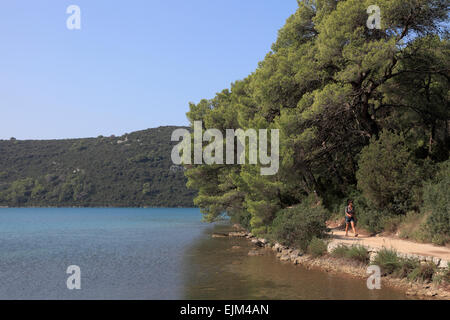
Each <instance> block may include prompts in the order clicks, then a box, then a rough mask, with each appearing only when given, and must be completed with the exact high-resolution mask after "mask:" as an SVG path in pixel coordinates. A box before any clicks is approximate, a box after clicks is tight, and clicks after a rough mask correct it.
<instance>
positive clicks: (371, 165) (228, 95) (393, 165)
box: [186, 0, 450, 248]
mask: <svg viewBox="0 0 450 320" xmlns="http://www.w3.org/2000/svg"><path fill="white" fill-rule="evenodd" d="M373 4H374V1H372V0H308V1H307V0H304V1H299V8H298V10H297V11H296V12H295V13H294V14H293V15H292V16H291V17H289V19H288V20H287V22H286V24H285V26H284V27H283V28H282V29H281V30H280V31H279V34H278V38H277V40H276V42H275V43H274V44H273V46H272V50H271V51H270V52H269V53H268V54H267V55H266V57H265V59H264V60H263V61H261V62H260V63H259V65H258V68H257V69H256V70H255V71H254V72H253V73H252V74H250V75H249V76H248V77H247V78H245V79H243V80H239V81H236V82H235V83H233V84H232V86H231V88H230V89H225V90H223V91H222V92H220V93H218V94H217V95H216V96H215V97H214V98H212V99H208V100H207V99H205V100H202V101H200V102H199V103H198V104H191V105H190V111H189V112H188V114H187V115H188V118H189V120H190V121H191V123H192V124H193V123H194V121H200V120H201V121H203V126H204V128H203V129H204V130H206V129H209V128H216V129H219V130H221V131H222V133H223V134H225V132H226V131H225V130H226V129H238V128H243V129H250V128H251V129H256V130H257V129H279V130H280V169H279V171H278V173H277V174H276V175H273V176H262V175H260V165H256V166H255V165H244V166H240V165H220V164H216V165H196V166H193V167H192V168H190V169H189V170H188V171H187V173H186V174H187V176H188V179H189V181H188V185H189V186H190V187H193V188H195V189H196V190H198V196H197V197H196V198H195V201H194V203H195V204H196V205H197V206H199V207H200V208H201V209H202V212H203V213H204V216H205V218H206V219H207V220H209V221H214V220H215V219H217V218H219V217H221V216H222V215H223V214H225V213H227V214H228V215H229V216H231V218H232V219H233V220H234V221H236V222H239V223H241V224H242V225H243V226H245V227H247V228H248V229H249V230H251V231H252V233H253V234H256V235H261V236H267V237H273V238H275V239H277V240H278V241H281V242H282V243H284V244H287V245H292V244H297V246H298V247H302V248H306V247H307V246H308V243H309V241H311V239H313V237H319V238H320V237H323V236H324V233H325V230H326V228H325V220H327V219H330V218H332V217H333V216H338V217H340V218H341V219H343V217H344V207H345V204H346V202H347V199H349V198H351V199H354V202H355V206H356V215H357V218H358V227H363V228H365V229H366V230H368V231H369V232H371V233H379V232H383V231H387V230H392V231H396V230H402V232H401V233H400V236H402V237H405V238H412V239H415V240H419V241H426V242H429V241H433V242H434V243H436V244H445V243H448V242H449V240H450V162H449V150H450V105H449V88H450V87H449V82H450V45H449V37H448V35H449V33H448V12H449V2H448V1H445V0H378V1H376V4H377V5H378V6H379V7H380V9H381V29H371V28H368V27H367V20H368V17H369V15H368V13H367V8H368V7H369V6H371V5H373ZM224 149H225V146H224ZM247 163H248V161H247Z"/></svg>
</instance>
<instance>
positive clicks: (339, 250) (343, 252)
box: [331, 244, 349, 258]
mask: <svg viewBox="0 0 450 320" xmlns="http://www.w3.org/2000/svg"><path fill="white" fill-rule="evenodd" d="M348 250H349V249H348V247H347V246H345V245H343V244H340V245H338V246H337V247H336V248H334V249H333V251H332V252H331V255H332V256H333V257H337V258H347V252H348Z"/></svg>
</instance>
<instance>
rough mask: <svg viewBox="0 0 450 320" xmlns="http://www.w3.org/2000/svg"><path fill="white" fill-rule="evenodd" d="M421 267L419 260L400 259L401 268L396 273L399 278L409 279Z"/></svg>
mask: <svg viewBox="0 0 450 320" xmlns="http://www.w3.org/2000/svg"><path fill="white" fill-rule="evenodd" d="M419 266H420V261H419V260H417V259H400V268H399V269H398V270H397V271H396V272H395V275H396V276H397V277H399V278H407V277H408V276H409V274H410V273H411V272H412V271H413V270H415V269H416V268H418V267H419Z"/></svg>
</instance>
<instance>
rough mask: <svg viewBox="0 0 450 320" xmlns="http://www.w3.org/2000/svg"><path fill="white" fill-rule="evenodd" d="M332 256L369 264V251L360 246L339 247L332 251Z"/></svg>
mask: <svg viewBox="0 0 450 320" xmlns="http://www.w3.org/2000/svg"><path fill="white" fill-rule="evenodd" d="M331 255H332V256H334V257H338V258H345V259H351V260H356V261H358V262H362V263H364V264H368V263H369V251H368V250H367V249H366V248H364V247H363V246H360V245H354V246H351V247H348V246H345V245H339V246H337V247H336V248H335V249H334V250H333V251H332V253H331Z"/></svg>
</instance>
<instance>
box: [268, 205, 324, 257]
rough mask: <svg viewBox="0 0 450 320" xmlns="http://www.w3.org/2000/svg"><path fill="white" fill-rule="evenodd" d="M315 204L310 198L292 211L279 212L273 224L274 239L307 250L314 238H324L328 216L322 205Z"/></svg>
mask: <svg viewBox="0 0 450 320" xmlns="http://www.w3.org/2000/svg"><path fill="white" fill-rule="evenodd" d="M313 203H314V200H313V199H311V198H308V199H306V200H305V201H303V202H302V203H301V204H300V205H298V206H296V207H294V208H292V209H285V210H281V211H279V212H278V214H277V216H276V218H275V219H274V221H273V224H272V228H271V230H272V231H271V232H272V237H273V238H274V239H275V240H277V241H279V242H280V243H282V244H284V245H287V246H294V247H297V248H300V249H302V250H307V248H308V245H309V243H310V242H311V240H312V239H313V238H314V237H316V238H323V237H324V235H325V232H326V230H327V227H326V225H325V221H326V218H327V215H328V214H327V211H326V210H325V209H324V208H323V206H322V205H313Z"/></svg>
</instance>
